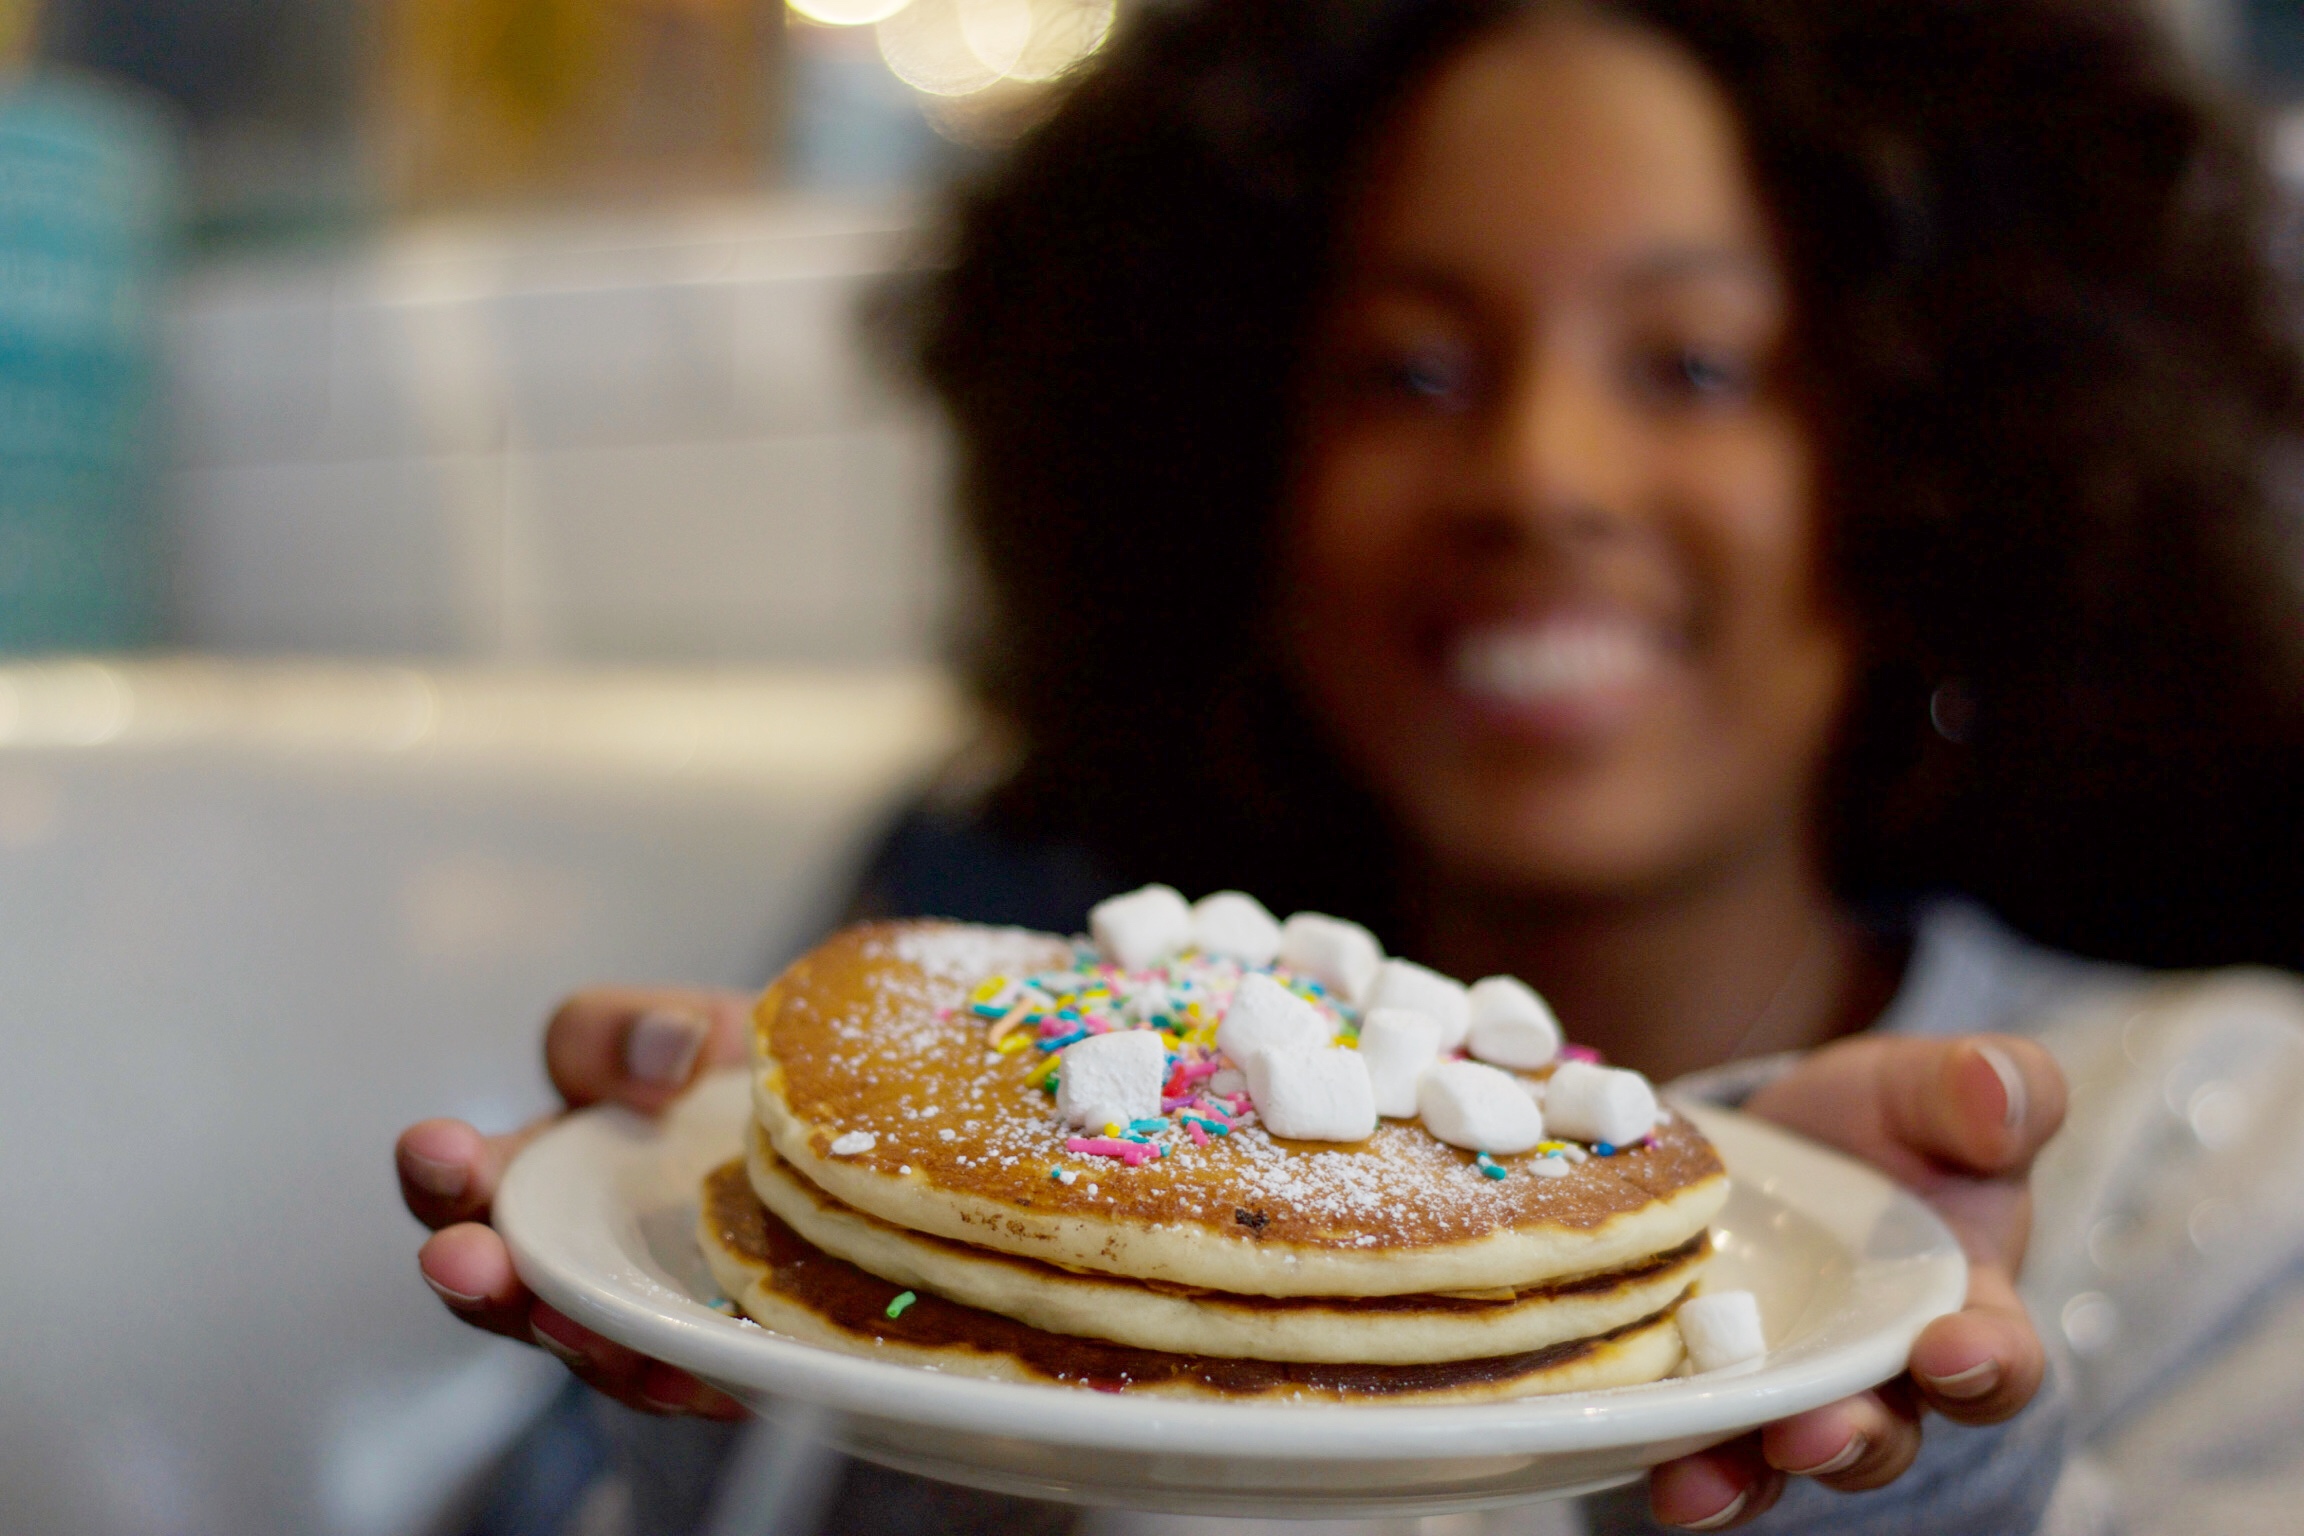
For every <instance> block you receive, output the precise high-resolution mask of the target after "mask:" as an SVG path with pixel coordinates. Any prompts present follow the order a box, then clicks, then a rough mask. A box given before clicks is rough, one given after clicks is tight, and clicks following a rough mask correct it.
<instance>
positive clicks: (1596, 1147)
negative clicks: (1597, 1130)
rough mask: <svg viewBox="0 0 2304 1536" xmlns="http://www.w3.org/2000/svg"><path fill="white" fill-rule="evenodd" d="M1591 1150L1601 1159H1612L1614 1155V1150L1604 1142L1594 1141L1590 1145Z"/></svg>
mask: <svg viewBox="0 0 2304 1536" xmlns="http://www.w3.org/2000/svg"><path fill="white" fill-rule="evenodd" d="M1592 1150H1593V1151H1595V1152H1597V1153H1599V1154H1600V1155H1601V1156H1602V1157H1614V1156H1615V1155H1616V1148H1615V1147H1614V1146H1612V1145H1611V1144H1609V1143H1608V1142H1605V1141H1596V1142H1594V1143H1592Z"/></svg>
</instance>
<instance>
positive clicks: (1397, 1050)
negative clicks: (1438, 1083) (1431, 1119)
mask: <svg viewBox="0 0 2304 1536" xmlns="http://www.w3.org/2000/svg"><path fill="white" fill-rule="evenodd" d="M1439 1056H1440V1023H1439V1021H1438V1020H1437V1019H1435V1018H1433V1017H1432V1015H1430V1014H1428V1013H1418V1012H1417V1011H1416V1010H1415V1009H1413V1008H1371V1009H1369V1010H1368V1011H1367V1013H1365V1014H1363V1015H1362V1016H1361V1018H1360V1059H1361V1060H1363V1061H1365V1062H1367V1063H1368V1080H1369V1082H1370V1083H1372V1084H1373V1085H1374V1086H1375V1089H1376V1113H1378V1114H1380V1115H1394V1116H1398V1117H1403V1118H1405V1117H1407V1116H1409V1115H1413V1114H1415V1113H1416V1080H1417V1079H1418V1078H1420V1077H1422V1076H1423V1075H1424V1069H1425V1068H1426V1067H1428V1066H1430V1065H1432V1063H1433V1062H1434V1061H1436V1060H1438V1059H1439Z"/></svg>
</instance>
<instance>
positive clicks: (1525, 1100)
mask: <svg viewBox="0 0 2304 1536" xmlns="http://www.w3.org/2000/svg"><path fill="white" fill-rule="evenodd" d="M1416 1112H1417V1113H1418V1114H1420V1115H1422V1116H1423V1117H1424V1129H1426V1130H1428V1131H1430V1132H1431V1133H1432V1134H1433V1135H1435V1136H1437V1137H1439V1138H1440V1139H1441V1140H1442V1141H1444V1142H1446V1143H1448V1145H1450V1146H1452V1147H1462V1148H1463V1149H1464V1150H1465V1151H1467V1152H1507V1153H1509V1152H1525V1151H1527V1150H1528V1149H1529V1148H1530V1147H1532V1146H1534V1145H1536V1143H1538V1142H1540V1141H1542V1140H1543V1139H1544V1111H1542V1110H1540V1109H1538V1108H1537V1107H1536V1101H1535V1100H1534V1099H1531V1098H1530V1097H1528V1095H1527V1094H1526V1093H1523V1092H1522V1091H1521V1089H1520V1084H1519V1083H1518V1082H1517V1081H1515V1080H1514V1079H1513V1077H1512V1074H1511V1073H1509V1072H1499V1071H1497V1070H1496V1069H1495V1068H1494V1067H1484V1066H1482V1065H1481V1064H1480V1063H1479V1062H1476V1061H1442V1062H1436V1063H1434V1064H1433V1065H1432V1067H1431V1068H1430V1069H1428V1070H1427V1071H1426V1072H1425V1074H1424V1077H1423V1080H1422V1081H1421V1082H1419V1083H1418V1084H1417V1085H1416Z"/></svg>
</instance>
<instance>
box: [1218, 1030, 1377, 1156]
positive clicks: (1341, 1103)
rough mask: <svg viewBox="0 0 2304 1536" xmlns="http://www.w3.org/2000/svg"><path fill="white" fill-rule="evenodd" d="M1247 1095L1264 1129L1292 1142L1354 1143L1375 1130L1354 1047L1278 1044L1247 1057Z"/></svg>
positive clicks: (1370, 1094)
mask: <svg viewBox="0 0 2304 1536" xmlns="http://www.w3.org/2000/svg"><path fill="white" fill-rule="evenodd" d="M1247 1071H1248V1097H1249V1098H1250V1099H1251V1100H1253V1101H1254V1102H1255V1105H1256V1113H1257V1114H1258V1115H1259V1116H1260V1117H1262V1119H1263V1121H1264V1129H1266V1130H1268V1131H1270V1132H1271V1133H1272V1134H1273V1135H1275V1136H1287V1137H1291V1138H1293V1139H1295V1140H1298V1141H1359V1140H1361V1139H1363V1138H1364V1137H1368V1136H1372V1135H1374V1134H1375V1133H1376V1095H1375V1092H1374V1090H1373V1089H1372V1088H1371V1087H1370V1085H1369V1082H1368V1063H1366V1062H1365V1061H1362V1060H1361V1059H1360V1053H1359V1052H1358V1051H1348V1050H1344V1049H1342V1048H1340V1047H1335V1046H1330V1047H1325V1048H1321V1049H1315V1050H1297V1049H1291V1048H1289V1047H1285V1046H1281V1047H1275V1048H1273V1049H1270V1050H1262V1051H1258V1052H1256V1053H1255V1054H1254V1055H1253V1056H1250V1057H1249V1058H1248V1067H1247Z"/></svg>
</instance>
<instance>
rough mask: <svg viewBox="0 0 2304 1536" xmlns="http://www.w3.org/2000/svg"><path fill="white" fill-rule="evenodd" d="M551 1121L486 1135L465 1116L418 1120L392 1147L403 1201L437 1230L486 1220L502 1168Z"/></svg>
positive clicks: (421, 1219) (545, 1120) (422, 1219)
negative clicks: (462, 1118) (500, 1133)
mask: <svg viewBox="0 0 2304 1536" xmlns="http://www.w3.org/2000/svg"><path fill="white" fill-rule="evenodd" d="M551 1123H552V1122H551V1120H550V1119H544V1120H537V1121H534V1122H532V1123H530V1124H528V1125H524V1126H522V1127H521V1128H520V1129H519V1130H517V1131H513V1132H511V1133H510V1134H508V1135H503V1136H483V1135H481V1134H480V1132H478V1131H476V1130H474V1129H473V1128H472V1127H471V1126H469V1125H466V1124H465V1123H464V1122H463V1121H461V1120H422V1121H418V1122H417V1123H416V1124H414V1125H412V1126H410V1127H408V1129H406V1130H405V1131H402V1132H401V1133H400V1140H399V1141H398V1142H397V1143H396V1144H395V1145H394V1147H393V1149H392V1161H393V1166H394V1168H395V1169H396V1170H397V1172H398V1173H399V1175H400V1198H401V1200H402V1201H404V1202H405V1203H406V1204H407V1207H408V1210H409V1213H410V1214H411V1215H413V1216H414V1217H415V1218H416V1219H417V1220H418V1221H421V1222H423V1223H424V1225H426V1226H428V1227H431V1228H432V1229H434V1230H435V1231H437V1230H439V1229H440V1228H442V1227H447V1226H452V1225H454V1224H455V1223H457V1222H464V1221H485V1220H486V1219H487V1216H488V1208H489V1206H490V1205H491V1204H493V1203H494V1201H495V1199H496V1186H497V1184H498V1183H500V1182H501V1181H502V1180H503V1177H504V1170H505V1169H506V1168H508V1167H510V1166H511V1165H512V1159H513V1157H514V1156H516V1155H517V1154H518V1153H519V1151H520V1149H521V1148H522V1147H524V1146H526V1145H528V1143H529V1142H531V1141H533V1140H534V1139H535V1138H536V1137H537V1136H538V1135H539V1134H540V1133H542V1132H543V1130H544V1129H545V1128H546V1127H547V1126H549V1125H550V1124H551Z"/></svg>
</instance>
